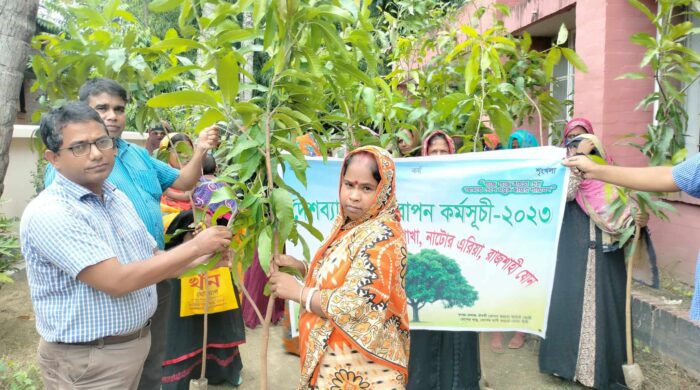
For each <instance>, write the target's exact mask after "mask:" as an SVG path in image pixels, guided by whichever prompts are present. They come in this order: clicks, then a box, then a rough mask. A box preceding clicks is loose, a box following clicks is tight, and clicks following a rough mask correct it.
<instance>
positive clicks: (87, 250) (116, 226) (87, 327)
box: [20, 174, 158, 343]
mask: <svg viewBox="0 0 700 390" xmlns="http://www.w3.org/2000/svg"><path fill="white" fill-rule="evenodd" d="M103 192H104V197H103V199H100V198H99V197H98V196H97V195H95V194H94V193H93V192H91V191H90V190H88V189H87V188H85V187H82V186H80V185H78V184H75V183H73V182H71V181H70V180H68V179H66V178H65V177H64V176H62V175H61V174H57V175H56V178H55V180H54V182H53V184H51V185H50V186H48V187H47V188H46V189H45V190H44V191H42V192H41V193H40V194H39V195H38V196H37V197H36V198H35V199H34V200H32V201H31V202H30V203H29V205H28V206H27V208H26V209H25V210H24V213H23V214H22V221H21V222H20V243H21V246H22V254H23V255H24V258H25V259H26V261H27V276H28V279H29V290H30V292H31V296H32V302H33V304H34V312H35V313H36V327H37V331H38V332H39V335H41V337H42V338H43V339H44V340H46V341H48V342H64V343H76V342H86V341H92V340H95V339H98V338H100V337H105V336H114V335H122V334H128V333H132V332H135V331H137V330H138V329H140V328H141V327H142V326H143V325H144V324H145V323H146V322H147V321H148V319H149V318H150V317H151V316H152V315H153V313H154V312H155V310H156V305H157V303H158V299H157V296H156V288H155V286H154V285H153V286H149V287H146V288H143V289H140V290H136V291H133V292H131V293H129V294H126V295H125V296H122V297H119V298H116V297H112V296H110V295H108V294H106V293H104V292H102V291H98V290H96V289H94V288H92V287H90V286H88V285H87V284H85V283H83V282H81V281H79V280H78V279H77V276H78V274H79V273H80V272H81V271H82V270H83V269H85V268H87V267H89V266H91V265H94V264H97V263H100V262H102V261H104V260H107V259H111V258H115V257H116V258H117V260H118V261H119V262H120V263H122V264H127V263H132V262H135V261H141V260H144V259H147V258H149V257H152V256H153V253H154V251H155V250H156V249H157V245H156V242H155V240H153V237H151V235H150V234H149V233H148V231H147V230H146V228H145V226H144V225H143V222H141V220H140V219H139V217H138V215H137V214H136V210H134V207H133V206H132V205H131V202H130V201H129V199H128V198H127V197H126V195H124V193H122V192H121V191H119V190H117V189H116V187H114V186H113V185H111V184H109V183H105V184H104V186H103Z"/></svg>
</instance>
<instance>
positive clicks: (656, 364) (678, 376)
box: [634, 340, 700, 390]
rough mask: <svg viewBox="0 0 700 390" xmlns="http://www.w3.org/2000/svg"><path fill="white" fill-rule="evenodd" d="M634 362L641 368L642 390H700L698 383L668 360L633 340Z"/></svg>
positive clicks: (699, 383) (699, 382) (681, 368)
mask: <svg viewBox="0 0 700 390" xmlns="http://www.w3.org/2000/svg"><path fill="white" fill-rule="evenodd" d="M634 346H635V354H634V356H635V362H636V363H637V364H639V365H640V366H641V367H642V372H643V374H644V389H659V390H662V389H663V390H685V389H700V381H698V380H697V379H695V378H693V377H692V376H690V374H689V373H688V372H687V371H686V370H684V369H683V367H680V366H679V365H678V364H676V363H675V362H673V361H671V360H670V359H665V358H663V357H661V356H659V354H658V353H654V352H653V351H652V350H651V348H649V347H648V346H647V345H646V344H644V343H642V342H640V341H639V340H635V342H634Z"/></svg>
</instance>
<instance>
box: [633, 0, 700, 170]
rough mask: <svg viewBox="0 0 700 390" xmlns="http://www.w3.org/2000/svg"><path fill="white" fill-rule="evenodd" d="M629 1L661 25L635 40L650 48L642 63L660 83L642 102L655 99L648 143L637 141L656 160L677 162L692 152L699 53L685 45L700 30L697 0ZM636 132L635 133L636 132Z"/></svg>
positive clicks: (636, 77) (641, 74)
mask: <svg viewBox="0 0 700 390" xmlns="http://www.w3.org/2000/svg"><path fill="white" fill-rule="evenodd" d="M629 3H630V4H631V5H632V6H634V7H635V8H637V9H638V10H639V11H640V12H642V13H643V14H644V15H645V16H646V17H647V19H648V20H649V22H650V23H651V24H652V25H653V26H654V27H655V28H656V31H657V33H656V34H655V35H652V34H649V33H646V32H641V33H637V34H634V35H632V37H631V41H632V42H633V43H634V44H637V45H640V46H642V47H644V48H645V49H646V52H645V53H644V57H643V58H642V61H641V62H640V64H639V66H640V68H648V69H650V70H651V77H652V79H653V81H654V84H655V86H656V88H655V90H654V92H652V93H650V94H649V95H647V96H646V97H645V98H644V99H643V100H642V101H641V102H640V103H639V106H638V108H645V109H646V108H649V107H650V106H653V105H656V115H655V118H654V119H655V120H654V122H653V123H650V124H649V125H648V126H647V133H646V134H644V135H643V136H642V138H643V140H644V143H642V144H637V143H632V145H633V146H636V147H637V148H638V149H639V150H641V151H642V153H644V154H645V155H646V156H647V157H649V159H650V163H651V164H652V165H664V164H669V163H672V164H677V163H679V162H681V161H683V160H684V159H685V157H686V155H687V150H686V149H685V134H686V131H687V127H688V113H687V112H686V110H685V99H686V91H687V90H688V88H689V87H690V86H691V85H693V84H694V83H696V82H697V80H698V77H700V54H699V53H697V52H696V51H694V50H693V49H691V48H689V47H687V46H686V42H687V40H688V38H690V37H691V36H693V35H696V34H698V33H700V29H698V28H695V27H694V26H693V23H692V22H691V21H690V20H689V17H691V16H693V17H695V18H698V17H700V8H699V4H698V2H697V1H689V0H659V1H658V2H656V12H652V11H651V10H650V9H649V8H648V7H647V6H646V5H644V4H642V2H640V1H639V0H629ZM620 78H626V79H633V80H644V79H648V78H649V75H648V73H645V72H633V73H627V74H624V75H622V76H620ZM634 136H636V135H634Z"/></svg>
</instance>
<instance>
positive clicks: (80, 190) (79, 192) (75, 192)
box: [55, 171, 117, 200]
mask: <svg viewBox="0 0 700 390" xmlns="http://www.w3.org/2000/svg"><path fill="white" fill-rule="evenodd" d="M55 182H56V185H59V186H61V188H62V189H63V190H64V191H65V192H66V193H68V195H71V196H73V197H75V198H76V199H79V200H82V199H83V198H85V197H86V196H90V195H92V196H97V194H95V193H94V192H92V191H90V190H89V189H87V188H85V187H83V186H81V185H80V184H77V183H75V182H72V181H70V180H68V178H66V177H65V176H63V175H62V174H61V173H60V172H58V171H56V179H55ZM116 189H117V187H115V186H114V185H113V184H112V183H110V182H108V181H106V180H105V182H104V183H102V193H103V194H104V195H105V196H109V195H111V194H112V193H113V192H114V190H116Z"/></svg>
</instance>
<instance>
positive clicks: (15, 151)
mask: <svg viewBox="0 0 700 390" xmlns="http://www.w3.org/2000/svg"><path fill="white" fill-rule="evenodd" d="M36 128H37V126H33V125H15V129H14V132H13V134H12V143H11V144H10V166H9V168H8V170H7V176H5V192H4V193H3V195H2V201H1V203H0V212H2V213H4V214H5V215H7V216H8V217H18V218H19V217H21V216H22V212H23V211H24V208H25V207H26V206H27V204H28V203H29V201H30V200H31V199H32V198H33V197H34V195H35V193H34V185H33V184H32V173H34V170H35V169H36V163H37V159H38V155H37V153H36V151H33V150H31V147H30V145H31V144H32V139H31V138H32V134H33V133H34V131H35V130H36ZM122 138H123V139H125V140H126V141H129V142H133V143H135V144H138V145H141V146H143V145H144V143H145V141H146V137H145V135H142V134H139V133H137V132H132V131H125V132H124V133H123V134H122Z"/></svg>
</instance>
